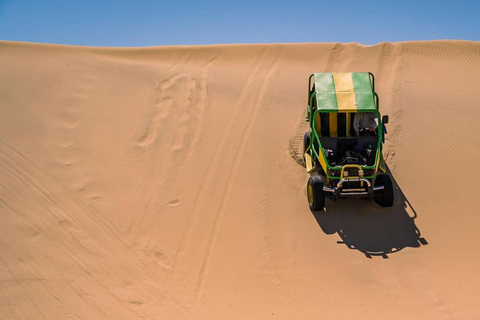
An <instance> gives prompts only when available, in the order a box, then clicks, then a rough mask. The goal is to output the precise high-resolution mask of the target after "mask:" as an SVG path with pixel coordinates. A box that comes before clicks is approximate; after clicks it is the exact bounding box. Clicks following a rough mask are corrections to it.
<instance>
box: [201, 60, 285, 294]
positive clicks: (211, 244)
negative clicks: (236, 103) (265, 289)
mask: <svg viewBox="0 0 480 320" xmlns="http://www.w3.org/2000/svg"><path fill="white" fill-rule="evenodd" d="M278 66H279V54H278V53H277V57H276V58H275V59H274V61H273V64H272V67H271V68H269V71H268V72H267V74H266V76H265V77H264V79H263V80H262V83H261V85H260V89H259V91H258V92H257V95H256V97H255V100H254V103H253V106H252V108H251V109H252V111H251V115H250V116H249V121H248V124H247V127H246V128H245V129H244V131H243V133H242V139H241V141H240V147H239V148H238V149H237V152H236V154H235V157H234V163H233V166H232V170H231V171H230V172H229V175H228V177H227V181H228V183H227V186H226V188H225V189H224V193H223V195H222V197H221V199H222V201H221V204H220V208H219V210H218V211H217V213H216V215H215V222H214V226H213V232H212V233H211V234H210V238H209V240H208V247H207V252H206V254H205V258H204V260H203V262H202V266H201V269H200V276H199V279H198V282H197V286H196V289H195V295H196V301H197V303H198V301H199V300H200V298H201V296H202V294H203V291H204V287H205V282H206V279H207V275H208V271H209V265H210V262H211V260H212V256H213V249H214V248H215V243H216V241H217V237H218V233H219V230H220V226H221V224H222V220H223V217H224V215H225V212H226V210H227V205H228V200H229V199H230V195H231V192H232V188H233V184H234V182H235V177H236V175H237V171H238V167H239V165H240V162H241V160H242V154H243V153H244V151H245V147H246V144H247V141H248V139H249V137H250V134H251V132H252V128H253V125H254V124H255V119H256V117H257V115H258V112H259V110H260V105H261V103H262V101H263V99H264V97H265V93H266V91H267V87H268V84H269V83H270V78H271V77H272V75H273V73H274V72H275V71H276V70H277V68H278Z"/></svg>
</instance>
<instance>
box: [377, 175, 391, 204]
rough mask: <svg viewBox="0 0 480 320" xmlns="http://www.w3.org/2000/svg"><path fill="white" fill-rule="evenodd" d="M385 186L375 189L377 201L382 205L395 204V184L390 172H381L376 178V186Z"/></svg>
mask: <svg viewBox="0 0 480 320" xmlns="http://www.w3.org/2000/svg"><path fill="white" fill-rule="evenodd" d="M378 186H383V189H381V190H378V191H375V201H376V202H377V203H378V204H379V205H380V206H382V207H391V206H393V198H394V195H393V184H392V179H391V178H390V176H389V175H388V174H380V175H378V176H377V178H376V179H375V187H378Z"/></svg>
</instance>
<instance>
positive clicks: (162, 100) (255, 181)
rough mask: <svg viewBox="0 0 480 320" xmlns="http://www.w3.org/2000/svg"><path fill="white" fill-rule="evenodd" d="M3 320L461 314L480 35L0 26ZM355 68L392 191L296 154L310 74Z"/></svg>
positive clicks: (470, 263)
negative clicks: (47, 39) (359, 37)
mask: <svg viewBox="0 0 480 320" xmlns="http://www.w3.org/2000/svg"><path fill="white" fill-rule="evenodd" d="M0 70H1V72H0V215H1V218H2V222H3V223H2V224H0V235H1V236H0V270H1V271H0V281H1V283H2V286H1V289H0V290H1V291H0V297H1V298H0V315H1V318H5V319H67V318H75V319H137V318H138V319H142V318H146V319H156V318H159V319H266V318H277V319H318V318H329V319H452V318H453V319H475V318H476V317H478V314H480V305H479V304H478V301H480V291H479V289H478V288H479V285H480V273H479V272H478V264H479V262H480V261H479V260H480V259H479V257H478V255H477V254H476V251H475V247H476V244H480V236H479V234H480V233H479V232H478V225H479V222H480V217H479V215H478V204H477V198H478V192H479V191H478V190H480V174H479V173H477V170H475V164H476V163H477V162H478V160H476V159H478V158H479V156H480V151H479V150H480V138H479V135H478V134H476V131H477V128H478V125H477V122H478V118H479V116H480V108H479V103H478V101H479V100H480V99H479V98H480V89H479V85H478V84H479V83H480V43H478V42H469V41H421V42H401V43H387V42H386V43H380V44H377V45H374V46H364V45H361V44H357V43H347V44H343V43H318V44H317V43H299V44H268V45H261V44H255V45H209V46H172V47H154V48H100V47H80V46H65V45H47V44H33V43H21V42H7V41H0ZM351 71H369V72H372V73H373V74H374V75H375V79H376V91H377V93H378V95H379V97H380V110H381V112H382V114H388V115H389V116H390V123H389V124H388V126H387V129H388V134H387V137H386V138H387V141H386V144H385V148H384V153H385V156H386V161H387V165H388V167H389V170H390V171H391V173H392V176H393V177H394V179H395V181H396V183H395V188H396V198H395V205H394V207H393V208H392V209H388V210H387V209H382V208H379V207H378V206H377V205H376V204H375V203H374V202H373V201H367V200H364V199H349V200H342V201H338V202H335V203H332V202H330V201H327V211H326V212H324V213H322V214H312V213H311V212H310V211H309V209H308V204H307V200H306V195H305V186H306V181H307V177H308V175H307V173H306V172H305V169H304V168H303V167H302V166H301V164H302V159H301V154H300V153H301V150H300V149H301V145H302V137H303V133H304V132H305V131H306V130H307V125H306V123H305V112H306V110H305V109H306V108H305V107H306V102H307V81H308V76H309V75H310V74H311V73H313V72H351Z"/></svg>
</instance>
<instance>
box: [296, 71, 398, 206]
mask: <svg viewBox="0 0 480 320" xmlns="http://www.w3.org/2000/svg"><path fill="white" fill-rule="evenodd" d="M308 86H309V87H308V107H307V119H306V120H307V122H309V127H310V128H309V132H306V133H305V136H304V141H303V146H304V149H303V154H304V160H305V165H306V169H307V172H308V173H310V175H311V176H310V178H309V179H308V184H307V196H308V203H309V206H310V209H311V210H313V211H317V210H321V209H323V208H324V206H325V198H326V197H328V198H331V199H332V200H336V199H341V198H348V197H371V198H374V199H375V201H376V202H377V203H378V204H379V205H380V206H382V207H390V206H392V205H393V199H394V190H393V184H392V179H391V177H390V176H389V175H388V174H387V168H386V165H385V162H384V159H383V154H382V146H383V142H384V137H385V133H386V128H385V124H387V123H388V116H383V117H381V115H380V112H379V109H378V103H379V99H378V95H377V94H376V93H375V79H374V76H373V74H371V73H368V72H358V73H357V72H356V73H314V74H312V75H311V76H310V78H309V81H308ZM380 119H381V120H380Z"/></svg>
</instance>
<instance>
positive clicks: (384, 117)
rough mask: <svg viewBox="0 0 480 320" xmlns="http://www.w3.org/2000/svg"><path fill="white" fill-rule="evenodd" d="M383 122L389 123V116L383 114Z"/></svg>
mask: <svg viewBox="0 0 480 320" xmlns="http://www.w3.org/2000/svg"><path fill="white" fill-rule="evenodd" d="M382 123H383V124H387V123H388V116H383V117H382Z"/></svg>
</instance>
